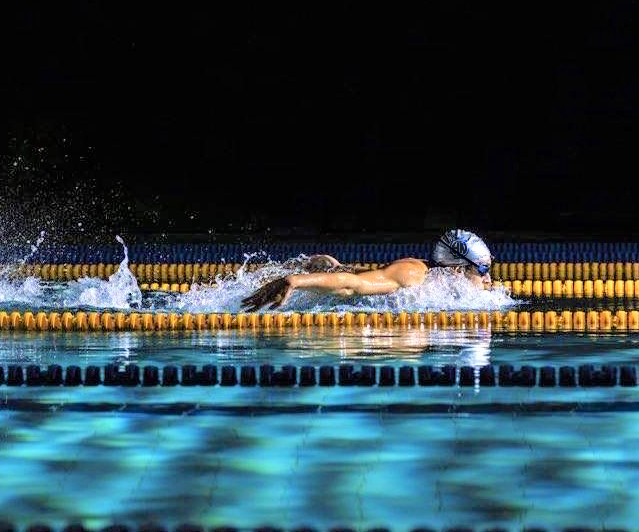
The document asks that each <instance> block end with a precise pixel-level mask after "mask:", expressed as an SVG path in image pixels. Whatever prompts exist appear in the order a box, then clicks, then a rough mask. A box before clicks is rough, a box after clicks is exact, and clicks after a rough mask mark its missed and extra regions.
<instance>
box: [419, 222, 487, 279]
mask: <svg viewBox="0 0 639 532" xmlns="http://www.w3.org/2000/svg"><path fill="white" fill-rule="evenodd" d="M431 258H432V260H433V262H434V263H436V264H439V265H440V266H468V265H469V264H470V265H475V266H479V267H480V268H481V269H482V270H483V269H484V268H486V270H487V268H488V266H490V250H489V249H488V246H487V245H486V243H485V242H484V241H483V240H482V239H481V238H479V237H478V236H477V235H476V234H475V233H471V232H470V231H464V230H463V229H451V230H450V231H446V233H444V234H443V235H442V236H441V237H440V238H439V240H438V241H437V243H436V244H435V249H433V254H432V257H431Z"/></svg>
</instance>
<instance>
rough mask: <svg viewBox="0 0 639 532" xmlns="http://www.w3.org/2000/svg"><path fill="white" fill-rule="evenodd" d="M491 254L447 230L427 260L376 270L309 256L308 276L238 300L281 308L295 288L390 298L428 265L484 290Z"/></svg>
mask: <svg viewBox="0 0 639 532" xmlns="http://www.w3.org/2000/svg"><path fill="white" fill-rule="evenodd" d="M491 260H492V256H491V254H490V250H489V249H488V246H487V245H486V244H485V242H484V241H483V240H482V239H481V238H479V237H478V236H477V235H476V234H474V233H471V232H469V231H464V230H462V229H453V230H450V231H447V232H446V233H445V234H444V235H442V236H441V237H440V238H439V240H438V241H437V242H436V243H435V248H434V250H433V253H432V256H431V259H430V260H421V259H411V258H406V259H399V260H396V261H395V262H393V263H391V264H389V265H388V266H385V267H384V268H381V269H378V270H368V269H365V268H353V267H350V266H346V265H343V264H340V262H339V261H338V260H337V259H335V258H333V257H331V256H330V255H315V256H313V257H311V260H310V263H309V266H308V270H309V271H310V272H311V273H306V274H294V275H287V276H286V277H281V278H279V279H276V280H274V281H271V282H269V283H266V284H265V285H264V286H262V287H261V288H260V289H258V290H256V291H255V292H254V293H253V294H251V295H250V296H249V297H247V298H245V299H243V300H242V306H243V307H245V308H246V309H247V310H248V312H255V311H256V310H259V309H260V308H262V307H264V306H266V305H270V306H269V310H273V309H276V308H278V307H281V306H282V305H284V304H285V303H286V301H288V299H289V298H290V296H291V294H292V293H293V291H295V290H308V291H313V292H319V293H322V294H332V295H335V296H340V297H351V296H356V295H359V296H370V295H384V294H391V293H393V292H395V291H396V290H398V289H399V288H407V287H411V286H417V285H420V284H422V283H423V282H424V279H425V277H426V273H427V272H428V270H429V268H432V267H445V268H453V269H454V270H455V271H457V272H459V273H460V275H464V276H465V277H466V278H467V279H469V280H470V281H471V282H472V283H473V284H474V285H475V286H477V287H479V288H485V285H484V283H490V273H489V272H490V264H491Z"/></svg>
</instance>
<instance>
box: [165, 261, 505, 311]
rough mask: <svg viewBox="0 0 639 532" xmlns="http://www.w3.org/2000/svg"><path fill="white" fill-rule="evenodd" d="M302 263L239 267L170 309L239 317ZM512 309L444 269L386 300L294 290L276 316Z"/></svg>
mask: <svg viewBox="0 0 639 532" xmlns="http://www.w3.org/2000/svg"><path fill="white" fill-rule="evenodd" d="M304 259H305V257H303V256H300V257H298V258H297V259H294V260H293V261H289V262H288V263H286V264H285V265H281V264H278V263H275V262H271V263H269V264H268V265H267V266H266V267H264V268H263V269H261V270H258V271H256V272H248V271H246V268H245V267H242V269H241V270H240V271H239V272H238V273H237V275H236V276H235V278H233V279H230V280H218V284H219V286H218V287H212V288H204V287H199V286H193V287H192V288H191V290H190V291H189V292H187V293H186V294H182V295H180V296H178V297H177V298H176V300H175V302H174V305H175V306H176V307H177V308H179V309H181V310H185V311H189V312H222V311H224V312H239V311H240V310H241V306H240V303H241V300H242V298H244V297H246V296H247V295H249V294H251V293H252V292H253V291H254V290H256V289H257V288H259V287H260V286H262V285H263V284H264V283H265V282H266V281H268V280H271V279H275V278H277V277H281V276H283V275H288V274H291V273H300V272H303V271H304V270H303V268H302V266H303V263H304ZM295 261H297V262H295ZM515 304H516V301H515V300H514V299H513V298H511V297H510V296H509V295H508V294H507V293H506V291H505V289H503V288H498V289H494V290H483V289H481V288H478V287H476V286H475V285H473V284H472V283H471V281H470V280H468V279H467V278H466V277H465V276H464V275H463V274H461V273H456V272H454V271H452V270H450V269H447V268H433V269H431V270H430V271H429V272H428V274H427V275H426V279H425V280H424V283H422V284H421V285H419V286H416V287H411V288H402V289H400V290H397V291H396V292H394V293H393V294H390V295H383V296H357V297H352V298H349V299H346V300H345V299H343V298H339V297H336V296H328V295H318V294H315V293H310V292H307V291H297V292H296V293H294V294H293V295H292V296H291V298H290V300H289V301H288V302H287V303H286V305H284V306H283V307H281V308H280V309H279V311H281V312H286V311H309V312H321V311H323V312H326V311H334V312H347V311H350V312H367V311H377V312H380V311H398V310H407V311H427V310H479V309H481V310H499V309H501V308H505V307H509V306H512V305H515Z"/></svg>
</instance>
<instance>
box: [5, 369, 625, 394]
mask: <svg viewBox="0 0 639 532" xmlns="http://www.w3.org/2000/svg"><path fill="white" fill-rule="evenodd" d="M0 385H6V386H9V387H17V386H31V387H33V386H46V387H52V386H65V387H75V386H100V385H104V386H123V387H135V386H143V387H156V386H163V387H171V386H219V387H222V388H223V387H231V386H241V387H256V386H259V387H292V386H299V387H300V388H305V387H313V386H323V387H331V386H365V387H371V386H378V387H393V386H399V387H415V386H419V387H432V386H448V387H452V386H460V387H473V386H475V385H479V386H482V387H491V386H498V387H502V388H503V387H524V388H532V387H535V386H538V387H540V388H552V387H556V386H559V387H562V388H576V387H581V388H611V387H615V386H621V387H635V386H637V370H636V368H635V367H634V366H631V365H621V366H614V365H602V366H601V367H599V368H596V367H595V366H594V365H592V364H583V365H580V366H578V367H575V366H560V367H559V368H557V367H554V366H543V367H540V368H537V367H534V366H529V365H524V366H521V367H520V368H519V369H515V368H514V367H513V366H512V365H510V364H501V365H499V366H495V365H486V366H481V367H477V368H475V367H472V366H459V367H457V366H454V365H444V366H442V367H433V366H429V365H420V366H406V365H404V366H400V367H398V368H396V367H394V366H389V365H383V366H380V367H376V366H373V365H362V366H361V367H360V368H359V369H356V368H355V366H353V365H352V364H341V365H339V366H337V367H335V366H331V365H322V366H309V365H304V366H294V365H290V364H289V365H283V366H282V367H281V368H279V369H276V368H275V366H273V365H271V364H262V365H260V366H251V365H242V366H240V367H239V368H238V367H236V366H232V365H223V366H221V367H219V368H218V366H215V365H213V364H205V365H203V366H201V367H200V368H198V367H197V366H195V365H193V364H185V365H183V366H182V367H181V368H178V367H177V366H175V365H166V366H163V367H162V368H159V367H158V366H155V365H147V366H144V367H142V368H140V366H138V365H137V364H128V365H126V366H124V367H123V368H120V367H119V366H117V365H115V364H107V365H105V366H104V368H101V367H100V366H95V365H91V366H87V367H86V368H85V370H84V372H83V371H82V368H81V367H80V366H75V365H70V366H67V367H66V368H63V367H62V366H60V365H57V364H52V365H49V366H48V367H47V368H44V369H43V368H41V367H40V366H38V365H36V364H29V365H26V366H24V367H23V366H21V365H16V364H11V365H9V366H8V367H7V368H6V369H5V368H4V367H2V366H0Z"/></svg>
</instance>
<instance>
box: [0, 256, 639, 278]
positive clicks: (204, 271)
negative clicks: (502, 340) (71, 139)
mask: <svg viewBox="0 0 639 532" xmlns="http://www.w3.org/2000/svg"><path fill="white" fill-rule="evenodd" d="M338 258H339V257H338ZM397 258H400V257H397ZM68 260H69V259H68V258H66V261H65V257H60V260H58V261H57V262H55V263H32V264H19V263H3V264H2V266H3V267H4V268H6V269H8V270H9V271H11V273H12V275H14V276H16V277H29V276H32V277H40V278H42V279H44V280H45V281H72V280H77V279H81V278H83V277H96V278H99V279H104V280H106V279H108V278H109V276H110V275H113V274H114V273H115V272H117V271H118V269H119V267H120V265H119V263H114V262H110V263H109V262H104V261H101V260H96V261H95V262H90V263H89V262H85V263H71V262H68ZM390 262H392V260H388V261H384V262H379V261H370V262H352V261H351V262H346V263H345V264H346V265H347V266H357V267H358V268H365V269H371V270H373V269H378V268H382V267H384V266H385V265H387V264H389V263H390ZM264 265H265V263H251V264H247V265H245V266H244V270H245V271H249V272H253V271H256V270H258V269H260V268H262V267H263V266H264ZM242 266H243V264H241V263H240V262H206V261H202V262H181V261H179V260H176V259H175V258H171V257H167V258H166V259H165V260H164V261H163V262H141V263H140V262H136V261H132V262H131V263H130V264H129V270H130V271H131V273H132V274H133V275H134V276H135V277H136V279H137V280H138V282H140V283H169V284H174V283H179V284H181V283H199V282H205V283H209V282H213V281H215V279H216V277H217V276H222V277H223V276H226V275H232V274H234V273H237V272H238V271H239V270H240V268H242ZM490 273H491V276H492V278H493V279H495V280H498V281H526V280H530V281H542V282H544V281H556V280H559V281H589V280H591V281H596V280H601V281H604V282H605V281H608V280H613V281H618V280H621V281H637V280H639V262H636V259H635V261H629V260H626V261H622V260H618V259H615V258H614V256H613V255H609V256H604V260H603V261H601V262H597V261H587V260H582V261H578V262H575V261H569V262H566V261H546V262H523V261H519V262H511V261H509V262H505V261H498V262H493V264H492V266H491V270H490Z"/></svg>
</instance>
